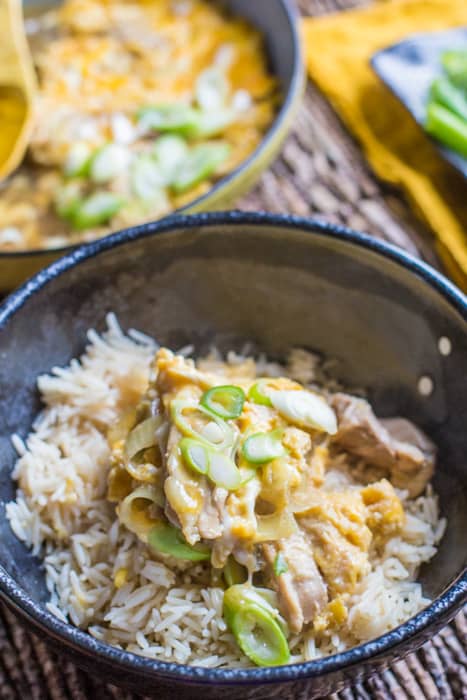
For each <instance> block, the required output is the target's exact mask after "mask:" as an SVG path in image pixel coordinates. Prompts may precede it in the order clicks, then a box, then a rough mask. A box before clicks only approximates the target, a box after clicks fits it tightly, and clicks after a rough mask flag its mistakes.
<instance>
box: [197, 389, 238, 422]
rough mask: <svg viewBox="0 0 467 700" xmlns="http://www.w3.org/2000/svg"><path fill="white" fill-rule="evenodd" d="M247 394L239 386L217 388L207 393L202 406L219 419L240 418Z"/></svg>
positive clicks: (202, 400)
mask: <svg viewBox="0 0 467 700" xmlns="http://www.w3.org/2000/svg"><path fill="white" fill-rule="evenodd" d="M244 403H245V392H244V391H243V389H240V387H238V386H231V385H226V386H215V387H213V388H212V389H208V391H205V392H204V394H203V395H202V397H201V399H200V404H201V405H202V406H204V408H207V409H208V411H211V412H212V413H214V414H215V415H216V416H219V418H224V420H228V419H229V418H238V417H239V416H240V414H241V412H242V411H243V404H244Z"/></svg>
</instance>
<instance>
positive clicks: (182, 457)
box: [7, 316, 445, 667]
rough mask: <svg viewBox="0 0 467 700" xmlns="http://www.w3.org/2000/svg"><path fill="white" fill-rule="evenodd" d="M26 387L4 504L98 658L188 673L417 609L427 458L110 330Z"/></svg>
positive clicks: (313, 645)
mask: <svg viewBox="0 0 467 700" xmlns="http://www.w3.org/2000/svg"><path fill="white" fill-rule="evenodd" d="M108 325H109V328H108V331H107V332H106V333H105V334H104V335H103V336H99V335H98V334H97V333H96V332H94V331H89V333H88V338H89V341H90V344H89V345H88V347H87V349H86V352H85V354H84V355H83V356H82V357H81V358H80V360H79V361H78V360H73V361H72V362H71V364H70V366H69V367H67V368H65V369H54V370H53V372H52V374H51V375H47V376H42V377H40V378H39V381H38V387H39V390H40V392H41V394H42V398H43V401H44V403H45V410H44V411H43V413H42V414H41V415H40V416H39V417H38V419H37V421H36V423H35V426H34V430H33V432H32V433H31V434H30V435H29V437H28V438H27V440H26V442H25V443H23V442H22V441H21V440H20V439H19V438H17V437H16V438H15V444H16V448H17V450H18V452H19V453H20V455H21V456H20V459H19V460H18V462H17V465H16V468H15V471H14V476H15V478H16V479H17V480H18V482H19V487H20V492H19V493H18V496H17V500H16V502H12V503H10V504H9V505H8V506H7V515H8V518H9V520H10V523H11V526H12V528H13V530H14V532H15V533H16V534H17V536H18V537H19V538H20V539H22V540H23V541H25V542H26V543H27V544H28V545H29V546H31V547H33V551H34V553H35V554H37V555H40V556H42V557H43V558H44V564H45V570H46V576H47V584H48V589H49V591H50V593H51V600H50V602H49V604H48V605H49V609H50V610H51V611H52V612H54V613H55V614H56V615H57V616H59V617H60V618H62V619H67V618H68V619H70V620H71V621H72V622H73V623H74V624H75V625H79V626H81V627H83V628H85V629H87V630H88V631H89V632H90V633H91V634H92V635H94V636H95V637H96V638H98V639H100V640H104V641H106V642H108V643H110V644H113V645H118V646H120V647H123V648H125V649H128V650H130V651H133V652H136V653H139V654H143V655H146V656H149V657H153V658H159V659H164V660H171V661H175V662H178V663H186V664H192V665H198V666H199V665H201V666H208V667H242V666H248V665H251V663H254V664H257V665H265V666H272V665H281V664H287V663H290V662H299V661H307V660H311V659H315V658H319V657H321V656H325V655H328V654H332V653H335V652H338V651H343V650H345V649H347V648H349V647H351V646H353V645H355V644H357V643H359V642H361V641H366V640H368V639H371V638H373V637H376V636H379V635H381V634H383V633H384V632H387V631H388V630H390V629H392V628H393V627H395V626H397V625H398V624H400V623H401V622H403V621H404V620H406V619H408V618H409V617H411V616H412V615H414V614H415V613H416V612H417V611H418V610H420V609H421V608H422V607H424V606H425V605H426V604H427V602H428V600H427V599H426V598H425V597H424V596H423V593H422V588H421V585H420V584H419V583H417V582H416V576H417V570H418V567H419V565H420V564H421V563H422V562H425V561H428V560H429V559H431V558H432V557H433V556H434V554H435V553H436V545H437V543H438V542H439V541H440V539H441V537H442V535H443V531H444V527H445V521H444V519H439V516H438V509H437V498H436V496H435V495H433V492H432V489H431V487H430V485H429V482H430V479H431V477H432V474H433V470H434V464H435V447H434V445H433V444H432V442H431V441H430V440H429V439H428V438H427V437H426V436H425V435H424V434H423V433H422V432H421V431H420V430H419V429H417V428H416V427H415V426H414V425H413V424H412V423H410V422H409V421H407V420H404V419H402V418H391V419H385V420H380V419H378V418H376V416H375V414H374V413H373V410H372V408H371V406H370V404H369V403H368V402H367V401H366V400H365V399H363V398H361V397H357V396H354V395H352V394H349V393H345V392H344V391H343V390H342V388H341V387H339V386H336V383H335V382H330V381H328V380H327V377H326V374H325V373H324V371H323V367H322V366H321V365H320V362H319V360H318V358H317V357H316V356H315V355H313V354H311V353H309V352H307V351H305V350H299V349H296V350H293V351H292V352H291V353H290V355H289V358H288V361H287V363H286V364H284V365H282V364H279V363H277V362H272V361H268V359H267V358H265V357H263V356H260V357H257V358H256V359H253V357H248V356H247V355H238V354H235V353H233V352H230V353H228V354H227V356H226V357H225V358H224V357H222V356H221V355H219V353H217V352H215V351H213V352H212V353H211V354H210V355H208V356H207V357H204V358H201V359H199V360H198V361H197V362H196V363H195V362H194V361H193V360H191V359H186V357H185V355H186V354H188V353H189V352H190V349H187V352H185V353H179V354H173V353H172V352H170V351H169V350H167V349H165V348H157V346H156V344H155V343H154V341H152V340H151V339H150V338H148V337H147V336H144V335H143V334H141V333H138V332H135V331H130V333H129V335H124V334H123V333H122V331H121V330H120V328H119V326H118V324H117V322H116V319H115V317H113V316H110V317H109V319H108Z"/></svg>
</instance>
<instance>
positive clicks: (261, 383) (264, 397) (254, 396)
mask: <svg viewBox="0 0 467 700" xmlns="http://www.w3.org/2000/svg"><path fill="white" fill-rule="evenodd" d="M269 381H270V380H269V379H258V381H257V382H256V384H253V386H251V387H250V390H249V392H248V400H249V401H253V403H257V404H260V405H262V406H272V403H271V399H270V392H271V389H270V388H268V383H269Z"/></svg>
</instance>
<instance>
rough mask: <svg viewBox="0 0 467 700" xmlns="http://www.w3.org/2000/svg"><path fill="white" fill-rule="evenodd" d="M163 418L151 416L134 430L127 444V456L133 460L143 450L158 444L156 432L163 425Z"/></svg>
mask: <svg viewBox="0 0 467 700" xmlns="http://www.w3.org/2000/svg"><path fill="white" fill-rule="evenodd" d="M161 420H162V418H161V416H151V417H150V418H146V420H143V421H142V422H141V423H138V425H137V426H136V427H135V428H133V430H132V431H131V432H130V433H129V435H128V437H127V439H126V442H125V455H126V458H127V459H132V458H133V457H134V456H135V455H136V454H138V452H141V450H147V449H148V447H153V445H155V444H156V434H155V433H156V430H157V428H158V427H159V426H160V424H161Z"/></svg>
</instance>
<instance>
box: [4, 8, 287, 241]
mask: <svg viewBox="0 0 467 700" xmlns="http://www.w3.org/2000/svg"><path fill="white" fill-rule="evenodd" d="M29 30H30V42H31V46H32V51H33V56H34V59H35V63H36V66H37V70H38V76H39V98H38V104H37V116H36V127H35V131H34V133H33V136H32V140H31V143H30V147H29V151H28V156H27V162H25V164H24V166H23V167H22V169H21V170H20V171H19V172H18V173H17V174H14V175H13V176H12V177H11V178H10V179H9V181H7V182H6V183H5V184H4V185H3V187H2V189H1V191H0V218H1V225H0V226H1V227H0V250H1V251H19V250H25V249H40V248H60V247H63V246H66V245H72V244H75V243H80V242H83V241H89V240H92V239H94V238H96V237H100V236H103V235H105V234H107V233H109V232H110V231H111V230H115V229H119V228H124V227H125V226H128V225H131V224H136V223H141V222H142V221H147V220H151V219H154V218H158V217H160V216H163V215H165V214H167V213H169V212H171V211H173V210H174V209H177V208H179V207H182V206H184V205H186V204H187V203H188V202H191V201H192V200H194V199H196V198H197V197H200V196H201V195H203V194H205V193H206V192H207V191H208V190H209V189H210V188H211V187H212V185H213V184H214V183H215V182H216V181H217V180H218V179H219V178H221V177H223V176H224V175H226V174H227V173H229V172H231V171H232V170H234V169H235V168H236V167H237V166H238V165H239V164H240V163H242V162H243V161H244V160H245V159H246V158H247V157H248V156H249V155H251V154H252V153H253V151H254V150H255V149H256V147H257V146H258V145H259V143H260V141H261V139H262V137H263V135H264V133H265V132H266V130H267V129H268V127H269V126H270V125H271V123H272V121H273V118H274V114H275V107H276V105H277V98H278V85H277V81H276V79H275V78H274V77H273V76H272V75H271V74H270V72H269V70H268V67H267V57H266V52H265V47H264V46H263V41H262V37H261V35H260V34H259V32H258V31H257V30H256V29H254V28H253V27H251V26H250V25H249V24H248V23H247V22H246V21H245V20H243V19H238V18H236V17H232V16H228V15H227V14H224V13H223V12H222V11H221V9H220V7H218V6H216V4H215V3H209V2H206V0H183V1H182V0H158V1H157V2H145V1H144V0H142V1H139V0H115V1H114V0H112V1H105V2H102V1H101V0H65V3H64V5H63V6H62V7H60V8H59V9H55V10H53V11H49V12H47V13H45V14H43V15H41V16H40V17H39V18H37V19H31V20H30V21H29Z"/></svg>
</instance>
